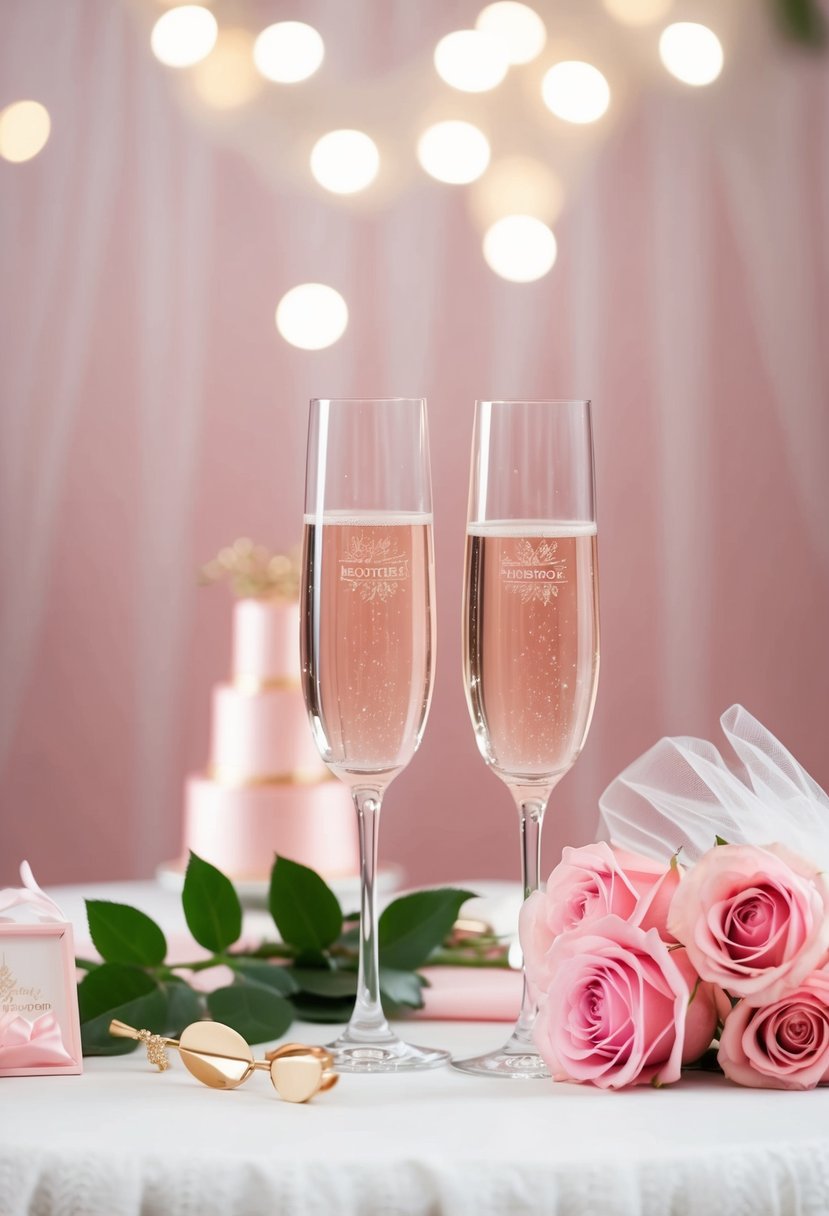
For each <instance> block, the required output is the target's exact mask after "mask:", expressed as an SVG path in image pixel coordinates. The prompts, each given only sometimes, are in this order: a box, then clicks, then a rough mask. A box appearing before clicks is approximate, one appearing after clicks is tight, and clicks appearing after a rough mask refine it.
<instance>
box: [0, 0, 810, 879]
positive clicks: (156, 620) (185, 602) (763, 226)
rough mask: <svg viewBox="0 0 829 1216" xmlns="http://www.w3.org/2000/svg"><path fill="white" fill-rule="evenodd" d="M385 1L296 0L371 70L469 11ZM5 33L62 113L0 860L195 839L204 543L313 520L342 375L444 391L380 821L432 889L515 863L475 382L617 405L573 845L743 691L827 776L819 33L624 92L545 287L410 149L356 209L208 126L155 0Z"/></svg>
mask: <svg viewBox="0 0 829 1216" xmlns="http://www.w3.org/2000/svg"><path fill="white" fill-rule="evenodd" d="M373 3H374V5H375V8H381V9H382V10H383V12H384V14H385V16H384V18H383V21H382V22H379V23H378V22H374V23H372V22H371V21H362V22H361V21H357V20H356V19H355V18H354V16H353V6H351V5H349V6H340V5H322V4H316V5H314V4H310V3H309V4H307V5H305V6H301V7H302V11H303V12H305V13H306V14H307V15H308V17H309V19H311V20H315V21H317V22H318V24H320V25H321V26H322V25H324V24H327V27H328V29H329V30H330V32H331V33H330V36H331V37H332V38H336V37H337V33H338V26H339V25H341V26H342V29H341V30H340V31H339V32H340V33H341V34H342V37H343V38H347V39H349V41H348V43H347V45H348V46H349V47H353V48H354V54H355V55H358V54H359V55H360V56H362V58H361V60H360V66H361V70H364V71H367V72H368V71H377V70H379V68H380V67H382V65H383V63H384V60H385V59H386V58H388V60H389V62H391V63H394V64H400V63H403V62H405V61H406V59H407V57H408V55H409V54H410V53H411V54H414V53H417V54H418V55H420V56H421V57H422V56H423V55H424V54H428V48H429V46H430V45H431V44H433V42H434V41H435V39H436V37H437V36H439V34H440V33H443V32H445V30H446V29H447V28H451V27H452V26H453V24H454V25H463V24H469V23H470V20H471V18H472V17H474V13H475V12H476V11H477V6H476V5H472V4H469V3H457V4H455V5H444V4H438V3H434V4H432V5H425V4H424V5H418V6H417V9H418V20H417V22H414V21H413V18H412V14H411V11H410V10H411V9H412V8H413V7H414V6H411V5H406V4H398V5H393V6H388V5H385V4H384V5H378V4H377V0H373ZM371 7H372V0H363V4H362V6H361V12H362V13H363V16H366V14H367V13H368V11H369V10H370V9H371ZM755 20H759V18H755ZM0 27H2V37H0V106H2V105H5V104H7V103H8V102H9V101H12V100H15V99H16V98H18V97H36V98H38V99H40V100H42V101H43V102H44V104H46V105H47V107H48V108H49V110H50V112H51V114H52V119H53V129H52V136H51V139H50V141H49V144H48V145H47V148H46V150H45V151H44V152H43V153H42V154H41V155H40V156H39V157H38V158H36V159H35V160H34V161H32V162H30V163H28V164H24V165H10V164H6V163H5V162H2V161H0V275H1V276H2V280H1V281H2V289H0V504H1V505H2V515H1V516H0V563H2V565H1V567H0V568H2V572H3V590H2V593H1V594H0V797H2V808H3V809H2V819H0V884H3V883H7V882H9V881H11V880H12V877H13V875H14V873H15V872H16V868H17V864H18V862H19V859H20V858H21V857H23V856H28V857H29V858H30V859H31V861H32V864H33V865H34V867H35V869H36V871H37V873H38V875H39V876H40V878H41V881H42V882H45V883H53V882H56V881H72V880H91V879H94V878H104V877H128V876H137V875H143V874H148V873H150V872H151V871H152V870H153V867H154V866H155V865H156V864H158V863H159V862H160V861H163V860H165V859H168V858H171V857H173V856H174V855H176V854H177V852H178V851H179V845H180V812H181V802H182V785H183V780H184V776H185V774H186V773H187V772H189V771H192V770H195V769H198V768H199V767H201V766H202V765H203V764H204V761H205V759H206V754H207V744H208V708H209V705H208V698H209V691H210V687H211V685H212V684H213V683H214V682H215V681H217V680H219V679H221V678H224V677H225V675H226V672H227V669H228V663H229V645H230V638H229V625H230V605H229V602H228V599H227V597H226V596H225V593H224V592H223V591H221V590H217V589H212V590H197V588H196V585H195V571H196V569H197V567H198V565H199V564H200V563H201V562H202V561H203V560H205V559H206V558H207V557H208V556H210V555H211V554H212V553H213V552H214V551H215V550H216V549H218V548H219V547H220V546H221V545H222V544H225V543H227V542H228V541H229V540H231V539H233V537H235V536H237V535H240V534H247V535H251V536H254V537H256V538H258V539H261V540H263V541H264V542H265V543H268V544H271V545H281V546H284V547H288V546H291V545H293V544H295V543H296V542H297V541H298V538H299V532H300V527H301V512H302V482H303V460H304V443H305V426H306V417H307V400H308V398H309V397H311V396H313V395H329V396H356V395H372V396H383V395H397V394H403V395H406V394H421V393H424V394H426V395H427V396H428V398H429V405H430V419H431V428H432V442H433V473H434V482H435V511H436V543H437V561H438V620H439V642H438V676H437V686H436V694H435V700H434V705H433V710H432V716H431V719H430V722H429V725H428V727H427V731H426V735H425V739H424V743H423V746H422V749H421V752H420V753H419V754H418V756H417V757H416V758H415V760H414V762H413V763H412V765H411V767H410V768H409V770H408V771H407V772H406V773H404V774H403V775H402V776H401V777H400V778H399V779H398V781H397V782H396V783H395V784H394V785H393V786H392V788H391V791H390V793H389V796H388V799H387V810H386V813H385V818H384V826H383V832H382V837H381V840H382V845H381V847H382V852H383V855H384V857H386V858H388V859H389V860H396V861H401V862H403V863H404V864H405V866H406V868H407V870H408V874H409V877H410V878H411V879H412V880H413V881H417V882H421V881H440V880H447V879H453V878H454V879H457V878H460V877H473V878H474V877H475V876H476V875H478V876H484V875H492V876H510V877H512V876H515V875H516V874H517V866H518V857H517V848H516V830H515V817H514V815H513V813H512V810H511V805H510V799H509V796H508V794H507V792H506V790H505V789H504V788H503V786H501V784H500V783H499V782H498V781H497V779H496V778H495V777H494V776H492V775H491V774H489V773H487V772H486V771H485V769H484V766H483V763H482V761H481V760H480V757H479V756H478V753H477V750H476V748H475V745H474V742H473V737H472V730H471V727H470V724H469V721H468V716H467V712H466V708H465V705H464V701H463V693H462V687H461V678H460V666H461V662H460V593H461V577H462V554H463V535H464V523H465V504H466V490H467V476H468V452H469V441H470V432H471V418H472V403H473V401H474V399H475V398H476V397H490V398H497V397H522V396H525V397H542V396H543V397H549V396H557V397H568V396H572V397H584V396H589V397H592V398H593V400H594V402H595V411H596V413H595V424H596V443H597V474H598V488H599V512H600V514H599V519H600V525H599V526H600V540H599V544H600V563H601V578H602V582H601V606H602V608H601V610H602V626H603V646H602V650H603V654H602V674H601V679H600V687H599V697H598V704H597V710H596V716H595V720H594V725H593V728H592V731H591V734H590V737H589V740H588V743H587V746H586V748H585V751H584V754H583V756H582V757H581V759H580V760H579V762H578V764H577V765H576V767H575V768H574V770H573V772H572V773H571V774H570V775H569V776H568V777H567V778H565V780H564V781H563V782H562V784H561V786H560V787H559V789H558V790H557V791H556V793H555V794H554V795H553V799H552V802H551V808H550V815H549V819H548V827H547V842H546V848H545V853H546V858H547V867H548V868H549V867H551V866H552V864H553V862H554V860H555V859H556V857H557V855H558V850H559V849H560V847H561V845H562V844H563V843H565V842H569V843H572V844H578V843H582V842H583V841H585V840H587V839H588V838H590V837H592V836H593V834H594V831H595V828H596V824H597V798H598V794H599V793H600V792H601V790H602V789H603V788H604V786H605V785H606V784H607V782H608V781H609V780H610V779H611V778H612V777H613V776H614V775H615V774H616V773H617V772H619V771H620V770H621V769H622V768H623V767H624V766H625V765H626V764H628V763H629V762H630V761H631V760H632V759H633V758H634V757H635V756H636V755H637V754H638V753H639V752H641V751H643V750H644V749H645V748H647V747H648V746H650V745H651V744H652V743H653V742H654V741H655V740H656V739H657V738H658V737H659V736H660V735H662V734H676V733H689V734H695V735H701V736H709V737H710V736H713V735H714V734H715V732H716V724H717V720H718V717H719V714H720V713H721V712H722V710H723V709H724V708H725V707H726V706H727V705H729V704H731V703H733V702H735V701H739V702H741V703H742V704H744V705H745V706H746V707H747V708H748V709H749V710H750V711H751V712H752V713H754V714H755V715H756V716H757V717H758V718H760V720H761V721H763V722H764V723H765V724H766V725H767V726H768V727H769V728H770V729H771V730H772V731H773V732H774V733H775V734H776V735H777V736H778V737H779V738H781V739H782V740H783V741H784V742H785V743H786V744H787V745H788V746H789V747H790V748H791V749H792V750H793V751H794V753H795V754H796V755H797V756H798V758H799V759H800V760H801V761H802V763H803V765H804V766H805V767H806V768H807V769H808V770H809V771H810V772H811V773H813V775H814V776H815V778H816V779H817V780H818V781H820V782H821V783H822V784H824V785H825V784H826V783H827V780H829V761H828V760H827V751H826V742H825V741H826V727H825V720H826V719H825V705H826V696H827V688H829V647H827V644H826V638H825V621H826V619H827V609H828V608H829V569H827V567H828V566H829V540H827V536H829V533H827V527H826V524H827V505H829V489H827V476H826V461H827V456H829V442H827V441H828V440H829V412H827V398H828V397H829V392H828V390H829V356H827V344H826V342H825V334H826V332H827V329H828V328H829V242H827V235H826V234H827V231H829V225H827V222H826V221H827V215H829V71H827V60H826V59H822V60H821V59H819V58H813V57H809V56H803V55H798V54H797V53H795V52H793V51H791V50H787V49H783V48H781V47H774V46H769V45H767V44H766V42H765V40H764V39H763V38H748V39H747V40H746V47H745V49H744V51H743V53H742V54H736V55H735V57H734V58H733V59H729V60H728V61H727V64H726V74H725V77H724V79H723V80H722V81H721V82H720V84H719V85H718V86H717V87H716V89H712V90H709V91H706V90H698V91H697V90H693V91H692V90H687V91H682V90H679V89H675V88H671V89H667V88H666V89H665V90H664V91H663V92H658V91H649V92H648V93H647V94H645V95H643V96H641V97H640V98H638V99H636V100H632V101H631V102H630V105H629V108H628V110H627V112H626V115H625V117H624V119H623V121H621V122H620V123H619V124H618V125H617V126H616V127H615V128H614V131H613V133H612V135H611V136H610V138H609V139H608V141H607V142H606V143H605V144H603V145H602V146H601V147H600V148H599V149H598V150H597V153H596V157H595V160H594V162H593V163H592V165H591V166H590V168H589V169H588V170H587V171H586V172H585V173H584V175H583V176H582V177H581V180H580V182H579V183H578V186H577V188H576V189H575V191H574V192H573V193H572V195H571V197H570V198H569V199H568V203H567V207H566V209H565V212H564V214H563V215H562V217H561V218H560V220H559V222H558V224H557V225H556V233H557V237H558V241H559V259H558V262H557V264H556V266H555V268H554V270H553V271H552V273H551V274H550V275H549V276H548V277H546V278H545V279H543V280H541V281H540V282H538V283H535V284H530V285H526V286H519V285H511V284H508V283H505V282H503V281H501V280H499V279H497V278H495V277H494V276H493V275H492V273H491V272H490V271H489V270H488V269H487V268H486V266H485V264H484V262H483V260H482V257H481V254H480V240H479V236H478V234H477V233H476V231H475V230H474V228H473V226H472V224H471V223H470V221H469V219H468V215H467V211H466V208H465V203H464V198H463V192H462V191H458V190H455V189H452V188H449V187H442V186H439V185H438V184H437V183H433V182H430V181H428V180H426V179H425V178H423V177H422V176H420V175H417V174H414V173H413V174H412V178H411V184H410V188H409V189H408V191H407V192H406V193H405V194H403V195H401V196H400V197H398V198H396V199H391V200H390V201H389V202H388V204H387V206H386V207H385V208H383V209H380V210H377V211H371V210H370V209H367V208H365V207H355V208H353V209H352V208H350V207H349V206H348V205H347V204H343V203H338V202H335V201H328V200H327V199H323V198H321V197H320V196H319V194H318V193H311V192H308V193H305V192H302V191H300V190H299V189H297V188H295V186H294V185H293V184H292V183H290V182H288V181H287V180H286V182H285V183H283V185H282V186H281V187H280V185H279V184H278V174H277V173H276V171H275V170H272V172H271V173H270V175H269V176H266V175H263V174H262V173H260V172H259V171H258V170H257V168H256V167H255V166H254V164H253V162H252V161H251V159H250V158H248V157H246V156H245V155H243V154H242V152H240V151H234V150H233V149H232V148H231V147H229V146H228V141H227V140H224V141H213V140H212V139H211V137H210V134H209V133H208V132H207V130H206V129H205V127H204V126H203V125H200V124H197V123H194V122H193V120H192V119H191V118H190V117H188V115H187V114H186V113H185V112H184V111H183V110H182V108H181V107H180V105H179V104H178V102H177V100H176V97H175V95H174V92H173V90H172V88H171V82H170V78H169V74H168V73H167V72H165V70H164V69H162V68H161V67H160V66H159V65H158V64H157V63H155V62H154V61H153V60H152V58H151V56H150V54H149V52H148V50H147V47H146V40H145V31H144V29H143V26H142V24H141V23H140V22H139V21H137V20H136V19H135V13H133V12H131V11H129V10H128V9H127V8H126V7H121V6H120V5H115V4H112V3H110V0H79V2H78V3H75V4H71V5H66V4H60V5H55V4H52V3H49V2H48V0H25V2H24V0H17V2H13V3H11V4H6V5H5V6H4V8H3V12H2V14H0ZM357 29H359V30H360V31H361V37H360V39H357V37H356V35H355V34H354V31H355V30H357ZM503 150H505V151H509V149H503ZM281 151H285V152H287V149H280V147H279V146H275V147H274V149H273V156H274V159H275V160H276V159H278V158H279V157H280V155H281ZM315 279H316V280H322V281H324V282H330V283H331V284H332V285H333V286H336V287H337V288H338V289H339V290H340V291H342V292H343V294H344V295H345V296H346V298H347V300H348V302H349V307H350V312H351V320H350V324H349V328H348V330H347V332H346V335H345V337H344V338H343V339H342V341H341V342H340V343H338V344H337V345H336V346H335V347H333V348H331V349H329V350H327V351H322V352H318V353H309V352H302V351H298V350H294V349H292V348H291V347H289V346H287V345H286V344H285V343H284V342H283V341H282V340H281V338H279V336H278V335H277V333H276V331H275V329H274V325H273V313H274V308H275V305H276V302H277V301H278V299H279V297H280V296H281V295H282V294H283V292H284V291H285V290H287V289H288V288H289V287H291V286H293V285H294V284H295V283H297V282H300V281H308V280H315Z"/></svg>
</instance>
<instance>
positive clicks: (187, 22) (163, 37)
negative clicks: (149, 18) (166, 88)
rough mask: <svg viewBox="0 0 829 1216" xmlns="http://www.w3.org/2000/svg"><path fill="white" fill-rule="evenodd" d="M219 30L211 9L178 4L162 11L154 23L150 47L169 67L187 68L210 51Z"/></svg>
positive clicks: (198, 5)
mask: <svg viewBox="0 0 829 1216" xmlns="http://www.w3.org/2000/svg"><path fill="white" fill-rule="evenodd" d="M218 32H219V27H218V25H217V24H216V18H215V17H214V16H213V14H212V13H211V11H210V9H208V8H204V7H203V6H202V5H200V4H180V5H178V6H177V7H176V8H170V9H168V10H167V12H166V13H162V15H161V16H160V17H159V19H158V21H156V23H155V25H154V26H153V32H152V34H151V35H150V46H151V47H152V51H153V54H154V55H155V57H156V59H158V60H160V62H161V63H164V64H166V65H167V67H168V68H189V67H192V65H193V64H194V63H198V62H199V60H200V59H204V58H206V56H207V55H209V54H210V52H211V51H212V50H213V45H214V43H215V41H216V37H217V35H218Z"/></svg>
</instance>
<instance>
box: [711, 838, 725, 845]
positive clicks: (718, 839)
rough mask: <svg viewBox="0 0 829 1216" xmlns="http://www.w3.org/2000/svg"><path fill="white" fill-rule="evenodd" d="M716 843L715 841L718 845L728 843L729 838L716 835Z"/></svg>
mask: <svg viewBox="0 0 829 1216" xmlns="http://www.w3.org/2000/svg"><path fill="white" fill-rule="evenodd" d="M714 843H715V844H716V845H721V844H728V841H727V840H723V838H722V836H715V837H714Z"/></svg>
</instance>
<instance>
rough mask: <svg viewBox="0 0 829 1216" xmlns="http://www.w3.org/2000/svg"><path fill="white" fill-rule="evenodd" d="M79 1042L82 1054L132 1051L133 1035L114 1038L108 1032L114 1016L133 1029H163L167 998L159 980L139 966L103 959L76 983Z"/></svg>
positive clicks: (108, 1054)
mask: <svg viewBox="0 0 829 1216" xmlns="http://www.w3.org/2000/svg"><path fill="white" fill-rule="evenodd" d="M78 1007H79V1011H80V1016H81V1043H82V1045H83V1053H84V1055H85V1056H120V1055H125V1054H126V1053H127V1052H130V1051H134V1050H135V1047H136V1043H135V1040H134V1039H116V1038H114V1037H113V1036H112V1035H111V1034H110V1033H109V1024H110V1022H111V1021H112V1019H113V1018H120V1020H121V1021H122V1022H126V1023H127V1024H128V1025H130V1026H135V1028H136V1030H142V1029H144V1028H145V1027H146V1029H148V1030H152V1031H158V1032H160V1031H162V1030H163V1029H164V1022H165V1018H166V1014H167V998H166V996H165V994H164V992H162V990H161V988H159V986H158V984H157V983H156V982H155V980H154V979H153V978H152V976H150V975H147V973H146V971H142V970H141V969H140V968H139V967H128V966H125V965H123V964H121V963H103V964H102V965H101V966H100V967H96V968H95V970H94V971H90V972H89V973H88V974H87V975H86V976H84V978H83V979H82V980H81V982H80V984H79V985H78Z"/></svg>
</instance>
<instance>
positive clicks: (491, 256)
mask: <svg viewBox="0 0 829 1216" xmlns="http://www.w3.org/2000/svg"><path fill="white" fill-rule="evenodd" d="M557 252H558V248H557V246H556V238H555V237H554V236H553V234H552V232H551V230H550V229H549V228H548V227H547V225H546V224H544V223H542V221H541V220H539V219H536V218H535V216H532V215H505V216H504V218H503V219H500V220H497V221H496V222H495V223H494V224H493V225H492V227H491V228H489V229H488V230H487V233H486V235H485V236H484V258H485V260H486V263H487V265H488V266H489V268H490V270H494V271H495V273H496V274H497V275H500V277H501V278H502V279H509V280H510V282H512V283H532V282H533V281H534V280H535V279H540V278H542V276H543V275H545V274H547V273H548V271H550V270H552V268H553V264H554V263H555V260H556V254H557Z"/></svg>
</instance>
